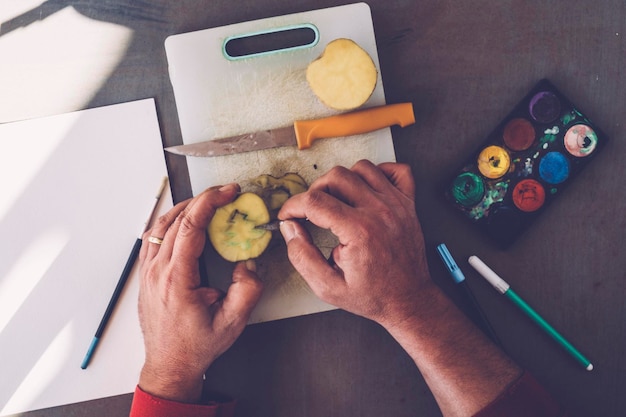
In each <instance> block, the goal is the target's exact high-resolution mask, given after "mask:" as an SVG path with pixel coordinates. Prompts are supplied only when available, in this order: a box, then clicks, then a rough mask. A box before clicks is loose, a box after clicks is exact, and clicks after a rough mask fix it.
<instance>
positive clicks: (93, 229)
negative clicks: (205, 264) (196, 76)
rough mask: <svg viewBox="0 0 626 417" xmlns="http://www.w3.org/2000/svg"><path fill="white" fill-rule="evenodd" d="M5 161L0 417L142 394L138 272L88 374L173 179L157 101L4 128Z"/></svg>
mask: <svg viewBox="0 0 626 417" xmlns="http://www.w3.org/2000/svg"><path fill="white" fill-rule="evenodd" d="M0 149H1V150H0V190H1V192H2V194H1V197H0V415H9V414H14V413H18V412H22V411H27V410H34V409H40V408H48V407H51V406H57V405H62V404H68V403H74V402H80V401H85V400H91V399H95V398H101V397H108V396H112V395H118V394H123V393H128V392H132V391H133V390H134V387H135V385H136V383H137V378H138V375H139V371H140V368H141V365H142V363H143V358H144V353H143V341H142V337H141V332H140V329H139V324H138V319H137V291H138V279H139V277H138V268H137V267H135V268H134V270H133V273H132V275H131V276H130V278H129V280H128V282H127V285H126V288H125V290H124V292H123V294H122V297H121V299H120V300H119V303H118V305H117V308H116V310H115V312H114V314H113V316H112V317H111V321H110V322H109V325H108V327H107V330H106V331H105V333H104V336H103V337H102V340H101V341H100V345H99V347H98V349H97V350H96V352H95V355H94V357H93V358H92V361H91V363H90V365H89V367H88V368H87V369H86V370H82V369H80V364H81V362H82V360H83V357H84V355H85V353H86V352H87V349H88V347H89V344H90V342H91V340H92V338H93V336H94V333H95V331H96V329H97V327H98V324H99V323H100V319H101V318H102V315H103V313H104V310H105V309H106V306H107V304H108V302H109V299H110V297H111V295H112V293H113V290H114V288H115V285H116V284H117V281H118V279H119V277H120V274H121V272H122V269H123V267H124V264H125V263H126V260H127V258H128V255H129V253H130V250H131V248H132V245H133V243H134V242H135V239H136V237H137V236H138V234H139V232H140V231H141V228H142V225H143V223H144V222H145V219H146V217H147V216H148V213H149V210H150V208H151V205H152V204H153V202H154V198H155V194H156V192H157V189H158V187H159V185H160V183H161V180H162V178H163V177H164V176H165V175H167V169H166V166H165V160H164V157H163V148H162V142H161V135H160V129H159V124H158V120H157V115H156V110H155V104H154V100H152V99H147V100H140V101H134V102H130V103H124V104H118V105H112V106H107V107H101V108H96V109H90V110H84V111H78V112H74V113H68V114H63V115H58V116H52V117H47V118H41V119H35V120H28V121H22V122H15V123H8V124H4V125H0ZM171 205H172V198H171V194H170V193H169V187H167V192H166V194H165V195H164V199H163V201H162V203H161V204H160V205H159V212H163V211H165V210H167V209H168V208H169V207H171Z"/></svg>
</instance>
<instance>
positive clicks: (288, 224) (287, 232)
mask: <svg viewBox="0 0 626 417" xmlns="http://www.w3.org/2000/svg"><path fill="white" fill-rule="evenodd" d="M279 226H280V233H281V234H282V235H283V238H284V239H285V242H287V243H289V241H290V240H291V239H293V238H294V237H295V236H296V226H295V224H294V223H293V222H292V221H289V220H284V221H281V222H280V224H279Z"/></svg>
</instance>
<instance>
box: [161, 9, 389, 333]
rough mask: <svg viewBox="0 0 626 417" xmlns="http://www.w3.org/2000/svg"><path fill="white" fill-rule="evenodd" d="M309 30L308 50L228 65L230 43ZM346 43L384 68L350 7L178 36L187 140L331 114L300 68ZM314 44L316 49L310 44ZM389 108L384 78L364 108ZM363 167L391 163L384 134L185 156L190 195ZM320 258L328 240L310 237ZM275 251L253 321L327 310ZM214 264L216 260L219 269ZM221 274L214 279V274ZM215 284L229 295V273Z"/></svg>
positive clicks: (173, 75) (367, 15)
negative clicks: (261, 178)
mask: <svg viewBox="0 0 626 417" xmlns="http://www.w3.org/2000/svg"><path fill="white" fill-rule="evenodd" d="M301 25H310V27H313V28H314V30H315V31H316V32H317V39H316V40H315V41H313V42H311V44H309V45H308V46H306V47H303V48H299V49H292V50H282V51H276V52H271V53H268V54H261V55H256V56H250V57H245V58H244V59H229V58H228V57H227V56H226V54H225V53H224V52H223V48H224V44H225V42H227V41H228V39H230V38H232V37H241V36H245V35H249V34H255V33H261V32H267V31H281V30H284V29H287V28H291V27H300V26H301ZM337 38H349V39H352V40H354V41H355V42H356V43H357V44H359V45H360V46H361V47H362V48H364V49H365V50H366V51H367V52H368V53H369V54H370V56H371V57H372V59H373V60H374V63H375V64H376V67H377V68H380V66H379V61H378V53H377V50H376V39H375V36H374V28H373V25H372V19H371V12H370V9H369V6H368V5H367V4H365V3H356V4H351V5H346V6H339V7H333V8H327V9H321V10H315V11H310V12H304V13H295V14H290V15H285V16H278V17H273V18H267V19H260V20H255V21H250V22H244V23H238V24H233V25H228V26H223V27H217V28H213V29H206V30H200V31H196V32H191V33H185V34H180V35H174V36H170V37H169V38H167V40H166V41H165V50H166V53H167V59H168V64H169V73H170V80H171V83H172V86H173V89H174V96H175V99H176V106H177V109H178V117H179V120H180V127H181V131H182V135H183V142H184V143H185V144H188V143H196V142H201V141H205V140H210V139H216V138H219V137H224V136H231V135H235V134H241V133H246V132H251V131H256V130H262V129H271V128H276V127H282V126H286V125H290V124H292V123H293V121H294V120H298V119H312V118H317V117H322V116H328V115H332V114H336V113H337V112H336V111H334V110H331V109H329V108H327V107H326V106H324V105H323V104H322V103H321V102H320V101H319V100H318V99H317V98H316V97H315V96H314V95H313V93H312V92H311V90H310V89H309V87H308V85H307V83H306V78H305V70H306V67H307V65H308V64H309V63H310V62H311V61H313V60H314V59H315V58H317V57H318V56H319V55H320V54H321V53H322V51H323V50H324V48H325V46H326V45H327V44H328V43H329V42H330V41H332V40H334V39H337ZM313 43H314V44H313ZM383 104H385V97H384V90H383V85H382V79H381V77H380V71H379V76H378V83H377V86H376V89H375V90H374V93H373V94H372V96H371V97H370V99H369V100H368V102H367V103H365V105H364V107H372V106H378V105H383ZM360 159H369V160H371V161H373V162H375V163H380V162H387V161H395V154H394V150H393V142H392V137H391V132H390V129H389V128H386V129H381V130H378V131H376V132H372V133H369V134H365V135H356V136H351V137H347V138H336V139H326V140H322V141H317V142H316V143H315V144H314V145H313V147H312V148H310V149H307V150H303V151H299V150H297V148H295V147H293V148H289V147H283V148H277V149H267V150H262V151H255V152H248V153H242V154H237V155H229V156H221V157H213V158H193V157H190V158H187V164H188V168H189V178H190V181H191V187H192V192H193V194H194V195H197V194H198V193H200V192H202V190H204V189H206V188H207V187H210V186H213V185H219V184H226V183H230V182H239V183H245V182H246V181H247V180H249V179H251V178H254V177H256V176H258V175H260V174H272V175H275V176H280V175H283V174H284V173H287V172H297V173H298V174H300V175H301V176H302V177H303V178H304V179H305V180H306V181H307V182H309V183H311V182H312V181H313V180H315V179H316V178H317V177H319V176H320V175H322V174H323V173H324V172H326V171H328V170H329V169H330V168H332V167H333V166H336V165H343V166H346V167H351V166H352V165H353V164H354V163H355V162H357V161H358V160H360ZM313 233H314V237H315V240H316V242H317V243H318V245H320V246H322V250H323V251H324V252H325V253H329V251H330V249H331V248H332V246H334V240H333V239H332V238H331V237H330V236H328V233H325V232H322V231H319V230H314V231H313ZM284 252H285V250H284V246H282V245H280V244H277V245H276V247H275V248H273V249H272V250H269V251H268V252H266V253H265V254H264V255H263V256H262V257H261V258H260V259H259V260H258V262H257V263H258V264H259V273H260V275H261V277H262V279H263V280H264V281H265V284H266V285H265V292H264V296H263V299H262V300H261V302H260V303H259V305H258V306H257V308H256V310H255V312H254V314H253V317H252V319H251V322H260V321H268V320H275V319H279V318H284V317H291V316H295V315H301V314H308V313H312V312H316V311H322V310H327V309H329V308H331V307H330V306H327V305H325V304H323V303H321V302H319V301H318V300H317V298H316V297H315V296H314V295H313V294H312V293H311V292H310V290H309V288H308V286H307V285H306V283H304V281H302V279H301V278H300V277H299V275H298V274H297V273H296V272H295V271H294V270H293V268H292V267H291V266H290V264H289V262H288V261H287V260H286V256H285V253H284ZM218 263H219V262H218ZM216 269H218V271H216ZM208 270H209V279H210V283H211V285H216V286H222V287H226V286H227V285H228V279H229V277H230V275H229V273H228V272H227V271H228V268H226V271H224V270H222V269H221V268H216V266H215V264H214V263H213V264H210V265H208Z"/></svg>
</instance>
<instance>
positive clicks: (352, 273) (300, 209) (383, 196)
mask: <svg viewBox="0 0 626 417" xmlns="http://www.w3.org/2000/svg"><path fill="white" fill-rule="evenodd" d="M414 195H415V184H414V181H413V177H412V175H411V171H410V168H409V167H408V166H407V165H401V164H395V163H386V164H381V165H379V166H375V165H374V164H372V163H371V162H369V161H360V162H358V163H357V164H356V165H354V167H352V169H350V170H348V169H346V168H343V167H336V168H333V169H332V170H331V171H329V172H328V173H327V174H325V175H323V176H322V177H320V178H319V179H318V180H316V181H315V182H314V183H313V184H311V186H310V187H309V190H308V191H307V192H306V193H303V194H298V195H296V196H294V197H292V198H290V199H289V200H288V201H287V202H286V203H285V204H284V206H283V207H282V209H281V210H280V212H279V214H278V218H279V219H281V220H283V222H282V223H281V232H282V233H283V236H284V238H285V241H286V242H287V250H288V254H289V259H290V261H291V263H292V264H293V266H294V267H295V268H296V270H298V272H299V273H300V274H301V275H302V277H303V278H304V279H305V280H306V281H307V283H308V284H309V286H310V287H311V289H312V290H313V292H314V293H315V294H316V295H317V296H318V297H320V298H321V299H322V300H324V301H326V302H328V303H330V304H332V305H335V306H337V307H339V308H342V309H344V310H347V311H350V312H352V313H355V314H358V315H360V316H363V317H367V318H370V319H372V320H375V321H377V322H379V323H380V324H382V325H383V326H385V327H389V326H394V325H396V324H398V323H399V322H402V321H404V320H405V319H406V318H408V317H410V316H413V315H415V314H416V313H417V311H416V309H418V308H420V307H423V306H424V305H425V303H420V302H419V300H420V298H421V299H424V298H425V297H427V296H428V294H429V292H432V291H430V290H432V287H433V283H432V281H431V279H430V274H429V272H428V265H427V262H426V256H425V250H424V240H423V235H422V230H421V227H420V224H419V221H418V219H417V215H416V213H415V206H414ZM302 218H306V219H308V220H309V221H310V222H311V223H313V224H315V225H317V226H319V227H322V228H324V229H329V230H330V231H331V232H332V233H333V234H335V235H336V236H337V237H338V239H339V245H338V246H337V247H335V248H334V249H333V251H332V254H331V257H330V259H329V260H326V259H325V258H324V256H323V255H322V253H321V252H320V251H319V249H318V248H317V247H316V246H315V245H314V244H313V242H312V239H311V236H310V235H309V234H308V232H307V231H306V229H305V228H304V227H302V225H300V224H299V223H298V222H296V221H291V220H289V219H302Z"/></svg>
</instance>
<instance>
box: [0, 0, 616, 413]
mask: <svg viewBox="0 0 626 417" xmlns="http://www.w3.org/2000/svg"><path fill="white" fill-rule="evenodd" d="M340 4H346V3H344V2H341V1H331V0H318V1H311V0H295V1H294V0H292V1H284V0H283V1H272V0H256V1H252V0H249V1H240V2H235V1H226V0H212V1H199V0H181V1H166V0H151V1H141V0H107V1H103V0H81V1H78V0H76V1H74V0H49V1H46V2H44V3H43V4H41V1H40V0H38V1H35V0H33V1H28V0H26V1H13V2H2V4H1V5H0V18H1V20H0V23H1V25H2V26H1V27H0V97H1V100H0V122H8V121H14V120H20V119H27V118H32V117H39V116H46V115H52V114H58V113H62V112H66V111H73V110H79V109H84V108H92V107H98V106H102V105H108V104H115V103H121V102H126V101H132V100H136V99H141V98H146V97H155V98H156V103H157V110H158V116H159V120H160V123H161V129H162V135H163V140H164V144H165V145H174V144H179V143H181V142H182V139H181V133H180V129H179V125H178V118H177V113H176V107H175V102H174V96H173V93H172V87H171V85H170V83H169V78H168V72H167V63H166V57H165V52H164V49H163V42H164V40H165V38H166V37H167V36H169V35H171V34H176V33H183V32H188V31H192V30H198V29H205V28H211V27H217V26H222V25H225V24H230V23H237V22H242V21H246V20H252V19H258V18H263V17H271V16H277V15H282V14H287V13H293V12H301V11H307V10H312V9H317V8H322V7H329V6H335V5H340ZM368 4H369V5H370V7H371V10H372V16H373V22H374V28H375V32H376V38H377V45H378V53H379V57H380V67H381V68H380V70H381V72H382V78H383V84H384V88H385V92H386V98H387V101H388V102H390V103H393V102H400V101H412V102H413V103H414V105H415V109H416V119H417V122H416V124H415V125H414V126H411V127H409V128H405V129H396V128H394V129H392V133H393V137H394V145H395V150H396V155H397V159H398V161H400V162H405V163H408V164H410V165H411V167H412V168H413V172H414V174H415V177H416V180H417V202H416V203H417V212H418V215H419V216H420V219H421V221H422V224H423V229H424V233H425V237H426V243H427V245H428V256H429V261H430V268H431V272H432V275H433V278H434V280H435V281H436V282H437V284H438V285H440V286H441V287H442V288H443V289H444V291H446V292H447V293H448V294H449V295H450V296H451V297H452V298H453V299H454V300H455V301H460V298H459V297H458V293H457V292H456V288H454V287H453V284H452V282H451V280H450V278H449V276H448V275H447V272H446V271H445V269H444V267H443V266H442V264H441V262H440V261H439V259H438V257H437V255H436V252H435V246H436V245H437V244H438V243H440V242H446V243H447V245H448V246H449V248H450V249H451V250H453V252H454V254H455V257H457V260H461V261H463V260H464V259H466V258H467V256H469V255H471V254H477V255H479V256H481V258H482V259H484V260H485V261H486V262H487V263H489V264H490V265H491V266H492V267H493V268H494V269H495V270H496V271H499V272H501V274H502V275H504V277H505V279H507V280H508V281H509V283H510V284H511V285H512V286H513V287H514V288H515V289H516V291H517V292H518V293H519V294H520V295H521V296H523V297H524V298H525V299H526V300H527V301H528V302H529V303H530V304H531V305H533V306H534V307H535V308H536V309H537V310H538V311H539V312H540V313H541V314H542V315H543V316H544V317H545V318H546V319H548V321H550V322H551V323H552V324H553V325H554V326H555V327H556V328H558V329H559V330H560V331H561V332H562V333H563V334H564V335H565V336H566V337H567V338H568V339H570V340H571V341H572V342H573V343H574V344H575V345H576V346H578V347H579V348H580V350H582V351H583V352H584V353H586V354H587V355H588V356H589V357H590V359H591V361H592V362H593V363H594V365H595V369H594V370H593V371H592V372H587V371H585V370H583V369H581V367H580V366H579V365H578V364H577V363H576V362H574V361H573V360H572V359H571V358H570V357H569V356H567V355H566V354H564V352H563V351H562V350H561V349H560V348H559V347H558V346H557V345H555V343H554V342H553V341H552V340H551V339H549V338H548V337H547V336H546V335H545V334H543V333H542V332H541V331H539V330H538V329H537V327H536V326H535V325H534V324H532V323H531V322H530V321H529V320H528V319H527V318H526V317H525V316H523V315H522V314H521V313H520V312H519V311H518V310H516V309H515V308H514V307H513V306H512V305H511V304H510V303H509V302H508V301H507V300H505V299H504V297H501V296H499V295H498V294H497V293H496V292H495V291H494V290H493V289H492V288H491V287H489V286H488V284H487V283H486V282H484V281H483V280H482V279H481V278H480V277H479V276H478V275H477V274H475V273H474V272H473V271H471V270H470V268H469V267H468V266H467V264H466V263H465V262H464V261H463V262H459V263H460V264H461V267H462V268H463V269H464V271H465V272H466V276H467V280H468V282H469V285H470V286H471V287H472V289H473V290H474V292H475V294H476V297H477V298H478V300H479V302H480V303H481V304H482V306H483V308H484V310H485V312H486V314H487V316H488V317H489V319H490V320H491V322H492V324H493V326H494V328H495V329H496V332H497V333H498V335H499V337H500V338H501V340H502V341H503V343H504V346H505V349H506V351H507V352H508V353H509V354H510V355H511V356H512V357H513V358H514V359H515V360H516V361H518V362H519V363H520V364H521V365H523V366H524V367H526V368H527V369H529V370H530V371H531V372H533V373H534V374H535V375H536V376H537V378H538V379H539V380H540V381H541V382H542V383H543V384H545V386H546V387H547V388H548V389H549V390H551V391H552V392H553V393H554V395H555V396H556V397H557V398H558V399H559V400H560V401H562V402H563V403H564V404H566V405H567V406H568V407H569V408H570V409H571V411H572V415H573V416H576V417H578V416H580V417H582V416H608V417H610V416H616V417H617V416H623V415H624V413H625V412H626V395H624V394H625V393H626V391H625V388H624V387H626V360H625V359H624V358H625V357H626V249H624V239H623V236H624V232H625V231H626V214H625V209H626V187H625V186H624V182H623V179H624V178H626V171H625V167H626V164H624V162H623V161H622V162H620V158H626V142H625V139H626V138H625V135H624V133H623V128H624V120H623V119H624V118H625V117H626V72H625V71H626V69H625V68H626V42H625V38H626V3H625V2H624V1H621V0H607V1H603V2H591V1H587V2H585V1H578V0H569V1H551V2H535V1H526V2H522V1H498V2H495V1H487V0H480V1H473V2H469V1H450V0H447V1H435V0H424V1H420V2H416V1H410V0H372V1H369V2H368ZM64 19H66V20H70V21H73V22H75V24H72V25H61V24H54V22H61V21H64ZM544 77H547V78H549V79H551V80H552V81H553V82H554V83H555V84H556V85H557V87H559V89H560V90H562V91H563V92H564V93H565V94H566V95H567V96H569V98H570V99H571V100H572V101H573V102H574V103H577V104H578V105H579V106H580V107H581V109H582V110H583V111H585V112H586V113H587V114H588V115H589V116H590V117H591V118H592V120H593V121H594V122H595V123H596V124H597V125H599V126H600V127H601V128H602V129H603V130H604V131H605V132H606V133H607V134H608V136H609V137H610V138H611V141H610V143H609V145H608V146H607V147H606V148H605V150H604V151H603V152H602V154H601V155H598V157H597V158H596V160H595V161H593V163H591V164H590V165H589V166H588V168H587V169H586V170H585V171H584V172H583V173H582V174H581V175H580V177H579V178H578V179H577V180H576V181H575V182H574V183H573V184H572V186H571V187H570V188H569V189H568V191H567V192H565V193H564V194H563V195H562V197H561V198H560V199H559V200H558V201H556V202H555V204H553V205H552V207H551V208H550V209H549V210H547V211H546V212H545V213H544V214H543V215H542V216H541V218H540V219H539V220H538V221H537V223H536V224H534V225H533V227H532V228H531V229H530V230H528V231H527V233H525V234H524V235H523V236H522V237H521V238H520V239H519V241H518V242H517V243H516V244H515V245H514V246H513V247H511V248H510V249H508V250H506V251H502V250H498V249H496V248H494V246H493V245H492V244H491V243H490V242H488V241H486V240H485V238H483V237H482V236H480V235H477V234H476V233H475V231H474V229H473V228H472V227H471V226H470V225H469V224H467V223H466V222H465V221H464V220H463V219H461V218H460V216H458V215H457V214H456V213H454V212H453V211H452V210H451V209H450V208H449V207H448V204H446V202H445V201H444V200H443V199H442V197H441V183H442V181H443V180H444V179H445V178H446V177H447V176H449V175H451V173H452V172H453V171H454V169H455V168H456V167H457V166H458V165H459V163H460V162H461V161H462V160H464V159H465V157H466V156H467V155H468V154H469V153H470V152H472V151H473V150H474V149H475V148H476V147H477V146H478V144H479V143H480V142H481V141H482V137H484V135H486V134H487V133H488V132H489V131H490V130H491V129H492V128H493V127H495V125H496V124H497V123H498V122H499V121H500V120H501V119H502V118H503V117H504V116H505V115H506V114H507V113H508V112H509V111H510V110H511V109H512V107H513V106H514V105H515V104H516V103H517V102H518V101H519V100H520V99H521V98H522V97H523V96H524V94H525V93H526V92H527V91H528V90H529V89H530V87H531V86H532V85H534V83H535V82H536V81H538V80H539V79H541V78H544ZM167 162H168V168H169V171H170V175H171V178H172V182H173V191H174V197H175V200H177V201H178V200H181V199H184V198H186V197H188V196H189V195H190V188H189V185H188V178H187V171H186V166H185V164H184V159H183V158H176V157H170V156H169V155H168V156H167ZM3 360H7V358H3ZM209 381H210V384H211V385H212V386H213V387H215V388H218V389H220V390H221V391H223V392H226V393H229V394H231V395H233V396H234V397H236V398H237V399H238V402H239V408H238V415H240V416H271V417H281V416H290V417H291V416H299V417H302V416H311V417H312V416H324V417H330V416H342V417H345V416H377V417H378V416H394V417H400V416H417V415H419V416H437V415H440V412H439V411H438V408H437V406H436V404H435V402H434V400H433V398H432V396H431V394H430V393H429V390H428V388H427V386H426V384H425V383H424V381H423V379H422V377H421V376H420V374H419V372H418V371H417V369H416V368H415V366H414V365H413V363H412V362H411V360H410V359H409V358H408V356H407V355H406V354H405V353H404V352H403V351H402V349H401V348H400V347H399V346H398V345H397V344H396V343H395V342H394V341H393V340H392V339H391V338H390V337H389V335H388V334H387V333H386V332H385V331H384V330H382V328H380V327H379V326H378V325H376V324H373V323H371V322H368V321H367V320H364V319H361V318H359V317H355V316H353V315H351V314H348V313H345V312H342V311H332V312H327V313H319V314H314V315H310V316H305V317H298V318H293V319H286V320H281V321H276V322H270V323H264V324H258V325H252V326H249V327H248V328H247V329H246V330H245V332H244V334H243V335H242V337H241V338H240V339H239V340H238V341H237V343H236V344H235V345H234V347H233V348H232V349H231V350H230V351H229V352H227V353H226V354H225V355H224V356H223V357H222V358H220V359H219V360H218V361H217V362H216V363H215V364H214V366H213V368H212V370H211V372H210V373H209ZM468 383H471V381H468ZM131 399H132V397H131V395H130V394H129V395H122V396H119V397H113V398H105V399H100V400H95V401H90V402H86V403H80V404H73V405H67V406H61V407H56V408H53V409H48V410H41V411H36V412H29V413H25V414H21V416H28V417H36V416H46V417H55V416H64V417H71V416H91V417H98V416H107V417H108V416H124V415H127V413H128V410H129V407H130V402H131Z"/></svg>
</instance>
